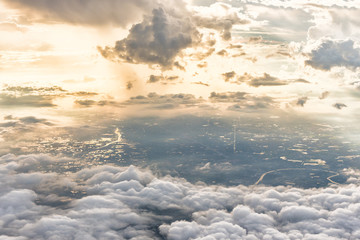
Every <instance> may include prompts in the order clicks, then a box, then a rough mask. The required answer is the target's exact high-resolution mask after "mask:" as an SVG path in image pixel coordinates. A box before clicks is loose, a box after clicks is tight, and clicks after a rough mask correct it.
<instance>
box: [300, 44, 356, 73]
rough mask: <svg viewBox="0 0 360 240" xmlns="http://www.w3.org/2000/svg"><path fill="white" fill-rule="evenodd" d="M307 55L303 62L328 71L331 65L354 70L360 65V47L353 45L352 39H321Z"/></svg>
mask: <svg viewBox="0 0 360 240" xmlns="http://www.w3.org/2000/svg"><path fill="white" fill-rule="evenodd" d="M308 56H309V60H306V61H305V64H306V65H310V66H311V67H313V68H316V69H319V70H324V71H329V70H331V68H333V67H346V68H349V69H352V70H355V69H356V68H357V67H360V48H356V47H354V41H353V40H346V41H335V40H323V41H322V43H321V44H320V45H319V46H318V47H317V48H316V49H314V50H312V51H311V53H309V54H308Z"/></svg>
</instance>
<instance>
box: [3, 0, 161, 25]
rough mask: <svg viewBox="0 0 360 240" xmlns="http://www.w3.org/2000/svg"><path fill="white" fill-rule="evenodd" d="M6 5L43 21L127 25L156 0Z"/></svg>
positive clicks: (20, 0) (42, 0)
mask: <svg viewBox="0 0 360 240" xmlns="http://www.w3.org/2000/svg"><path fill="white" fill-rule="evenodd" d="M4 2H5V3H6V4H8V5H9V6H11V7H14V8H17V9H20V10H22V11H23V12H25V14H26V15H27V17H29V18H34V15H35V16H36V17H35V19H34V20H37V21H43V22H55V23H56V22H68V23H72V24H82V25H97V26H99V25H100V26H101V25H106V24H113V25H118V26H123V27H125V26H126V25H127V24H129V23H133V21H135V20H138V19H139V18H141V16H142V14H144V13H146V12H148V11H149V9H150V11H151V9H152V8H153V6H154V5H157V3H156V2H157V1H155V0H150V1H149V0H133V1H117V0H105V1H96V0H90V1H89V0H88V1H85V2H84V1H82V0H75V1H73V0H65V1H56V0H34V1H26V0H14V1H13V0H5V1H4Z"/></svg>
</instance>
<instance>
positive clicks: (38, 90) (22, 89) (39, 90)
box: [3, 86, 66, 94]
mask: <svg viewBox="0 0 360 240" xmlns="http://www.w3.org/2000/svg"><path fill="white" fill-rule="evenodd" d="M3 91H11V92H16V93H25V94H27V93H34V92H35V93H44V92H46V93H48V92H66V90H64V89H63V88H61V87H59V86H52V87H30V86H29V87H22V86H7V87H5V88H4V89H3Z"/></svg>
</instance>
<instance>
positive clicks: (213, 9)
mask: <svg viewBox="0 0 360 240" xmlns="http://www.w3.org/2000/svg"><path fill="white" fill-rule="evenodd" d="M193 14H194V15H193V19H194V21H195V22H196V25H197V26H199V27H204V28H209V29H215V30H218V31H219V32H220V34H221V37H222V38H223V39H224V40H230V39H231V29H232V27H233V25H242V24H248V23H250V21H249V20H248V19H246V18H245V17H243V16H240V14H239V11H238V9H236V8H234V7H232V6H231V5H229V4H226V3H221V2H217V3H214V4H212V5H210V7H197V8H195V11H194V13H193Z"/></svg>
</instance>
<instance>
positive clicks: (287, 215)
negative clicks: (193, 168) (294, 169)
mask: <svg viewBox="0 0 360 240" xmlns="http://www.w3.org/2000/svg"><path fill="white" fill-rule="evenodd" d="M72 162H73V160H71V159H66V158H53V157H50V156H47V155H26V156H14V155H10V154H9V155H4V156H2V157H1V158H0V213H1V214H0V235H1V236H2V237H0V239H163V238H165V239H239V238H241V239H291V240H292V239H327V240H329V239H358V238H360V186H359V174H358V172H356V171H352V172H350V171H348V172H349V173H348V174H351V175H352V176H351V177H350V178H349V181H348V184H347V185H332V186H329V187H327V188H319V189H300V188H291V187H284V186H279V187H268V186H242V185H239V186H236V187H223V186H210V185H205V184H201V183H199V184H191V183H189V182H187V181H186V180H184V179H180V178H172V177H161V178H160V177H156V176H154V175H153V174H152V173H151V172H150V171H148V170H140V169H138V168H136V167H134V166H130V167H125V168H124V167H114V166H97V167H92V168H85V169H82V170H80V171H77V172H68V171H66V168H67V166H69V165H70V163H72Z"/></svg>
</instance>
